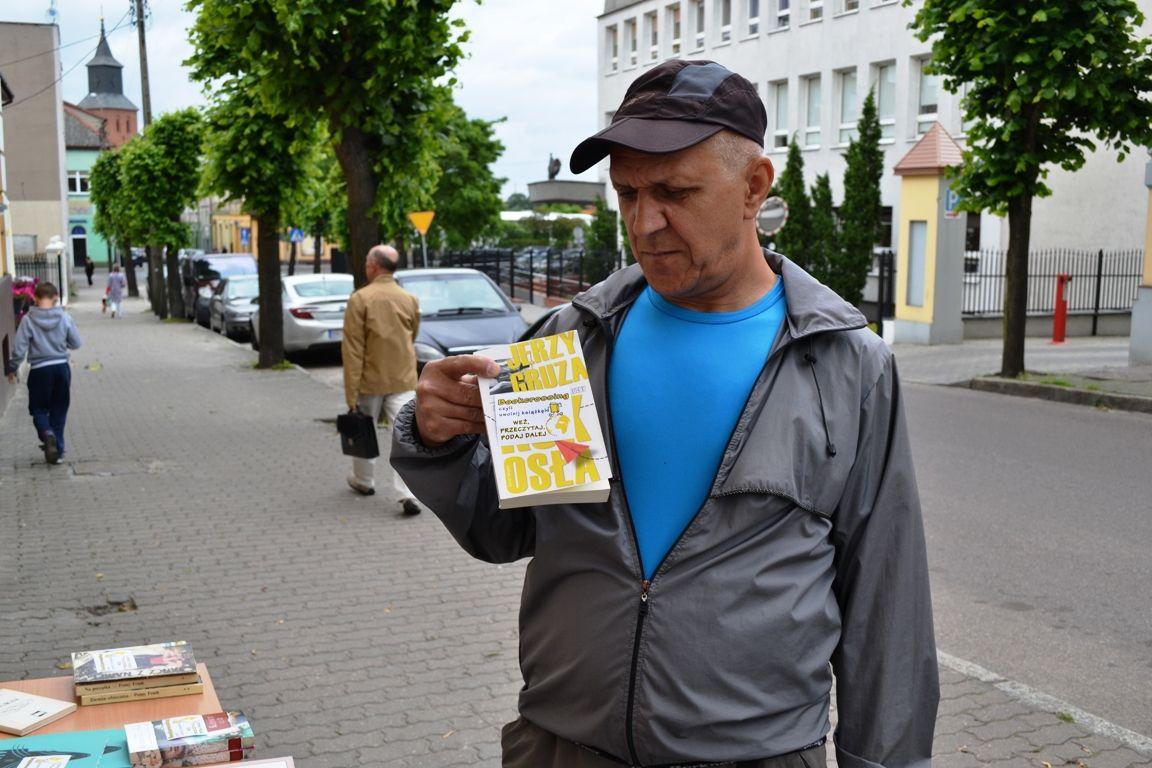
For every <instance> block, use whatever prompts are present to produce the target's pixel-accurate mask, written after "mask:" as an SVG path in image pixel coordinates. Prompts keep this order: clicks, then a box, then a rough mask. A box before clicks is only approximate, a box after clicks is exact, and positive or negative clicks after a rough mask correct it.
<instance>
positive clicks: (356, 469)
mask: <svg viewBox="0 0 1152 768" xmlns="http://www.w3.org/2000/svg"><path fill="white" fill-rule="evenodd" d="M415 396H416V392H415V391H414V390H411V389H410V390H408V391H407V392H393V393H391V394H388V395H360V396H359V397H358V398H357V399H356V405H357V407H359V408H360V412H361V413H366V414H368V415H369V416H371V417H372V421H373V422H379V421H380V411H384V413H385V414H386V415H387V416H388V422H389V423H390V424H392V423H395V422H396V414H398V413H400V409H401V408H403V407H404V405H405V404H406V403H407V402H408V401H409V400H411V399H412V398H413V397H415ZM352 474H354V475H355V476H356V479H357V480H359V481H360V482H361V483H363V484H364V485H366V486H368V487H369V488H374V487H375V486H376V459H352ZM392 485H393V487H395V488H396V493H398V494H400V498H401V499H411V498H414V497H413V496H412V491H410V490H408V486H407V485H405V484H404V481H403V480H401V479H400V475H398V474H397V473H396V472H393V473H392Z"/></svg>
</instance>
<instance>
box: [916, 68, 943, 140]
mask: <svg viewBox="0 0 1152 768" xmlns="http://www.w3.org/2000/svg"><path fill="white" fill-rule="evenodd" d="M927 64H928V59H919V60H918V66H917V67H916V70H917V73H918V75H919V78H918V82H917V86H916V93H917V96H918V102H917V109H916V135H917V136H923V135H924V134H926V133H928V129H929V128H931V127H932V123H934V122H936V119H937V101H938V100H939V95H940V76H939V75H930V74H928V73H927V72H925V71H924V69H925V67H926V66H927Z"/></svg>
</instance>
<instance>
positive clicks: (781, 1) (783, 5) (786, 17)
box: [775, 0, 792, 29]
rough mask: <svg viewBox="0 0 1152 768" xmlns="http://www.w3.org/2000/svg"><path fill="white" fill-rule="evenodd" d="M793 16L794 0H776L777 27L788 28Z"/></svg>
mask: <svg viewBox="0 0 1152 768" xmlns="http://www.w3.org/2000/svg"><path fill="white" fill-rule="evenodd" d="M791 18H792V0H776V24H775V27H776V29H787V28H788V23H789V21H790V20H791Z"/></svg>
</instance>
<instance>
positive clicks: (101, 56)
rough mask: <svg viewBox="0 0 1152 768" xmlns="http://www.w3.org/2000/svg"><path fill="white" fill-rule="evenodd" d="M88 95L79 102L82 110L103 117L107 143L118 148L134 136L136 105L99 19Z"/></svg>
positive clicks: (90, 68) (122, 67) (90, 66)
mask: <svg viewBox="0 0 1152 768" xmlns="http://www.w3.org/2000/svg"><path fill="white" fill-rule="evenodd" d="M87 66H88V95H87V96H85V97H84V99H83V101H81V102H80V104H79V105H78V106H79V107H80V108H81V109H84V110H86V111H88V112H91V113H93V114H95V115H99V116H100V117H102V118H104V121H105V123H104V125H105V131H106V132H107V138H108V144H109V146H111V147H119V146H121V145H122V144H124V143H125V142H127V141H128V140H129V139H131V138H132V137H133V136H135V135H136V112H137V111H138V110H137V109H136V105H135V104H133V103H132V102H131V101H129V100H128V99H127V98H126V97H125V96H124V78H123V74H122V73H121V70H123V69H124V65H123V64H121V63H120V62H118V61H116V58H115V57H114V56H113V55H112V49H111V48H109V47H108V38H107V37H106V36H105V34H104V20H103V19H101V20H100V43H99V45H97V46H96V55H95V56H93V57H92V60H91V61H89V62H88V65H87Z"/></svg>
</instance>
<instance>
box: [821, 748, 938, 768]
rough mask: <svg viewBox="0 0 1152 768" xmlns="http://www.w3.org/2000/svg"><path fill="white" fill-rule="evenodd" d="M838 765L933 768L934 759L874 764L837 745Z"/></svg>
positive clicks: (869, 767)
mask: <svg viewBox="0 0 1152 768" xmlns="http://www.w3.org/2000/svg"><path fill="white" fill-rule="evenodd" d="M836 764H837V765H838V766H839V767H840V768H932V758H930V757H928V758H924V759H923V760H911V761H909V762H906V763H887V764H885V763H874V762H872V761H871V760H865V759H864V758H863V757H858V756H857V755H854V754H852V753H851V752H849V751H848V750H846V749H844V748H843V747H841V746H840V745H839V744H837V745H836Z"/></svg>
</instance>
